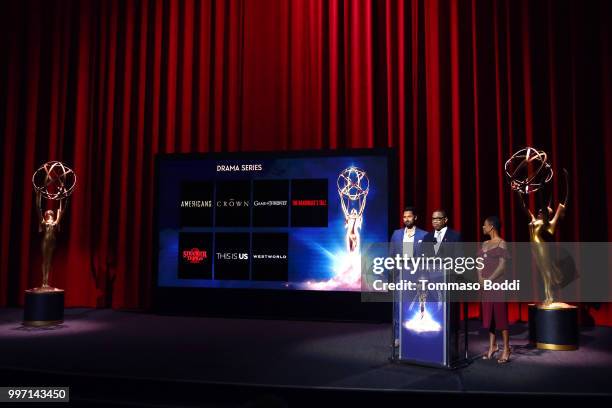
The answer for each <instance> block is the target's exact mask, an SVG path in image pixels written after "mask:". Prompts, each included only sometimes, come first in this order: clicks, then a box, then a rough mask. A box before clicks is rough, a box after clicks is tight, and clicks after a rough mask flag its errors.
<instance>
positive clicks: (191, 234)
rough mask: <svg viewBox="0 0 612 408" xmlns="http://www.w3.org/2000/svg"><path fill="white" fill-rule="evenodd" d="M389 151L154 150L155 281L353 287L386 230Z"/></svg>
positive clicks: (190, 284) (291, 287) (358, 283)
mask: <svg viewBox="0 0 612 408" xmlns="http://www.w3.org/2000/svg"><path fill="white" fill-rule="evenodd" d="M388 161H389V155H388V154H387V153H386V152H378V153H377V152H369V153H368V152H363V151H362V152H360V153H355V154H346V155H338V154H332V153H327V154H325V153H321V154H315V155H313V154H307V155H304V154H303V153H301V154H300V155H299V156H297V155H293V156H292V155H291V154H282V153H279V154H257V153H254V154H244V153H241V154H239V155H235V156H232V155H223V156H214V155H206V156H199V157H198V156H193V155H160V156H158V162H157V200H158V202H157V227H158V229H157V232H158V242H157V245H158V251H159V252H158V259H157V265H158V274H157V284H158V286H159V287H202V288H240V289H248V288H255V289H278V290H313V291H360V290H361V270H360V266H361V264H360V250H361V248H362V247H364V245H367V244H368V243H375V242H386V241H387V240H388V236H389V174H388V173H389V163H388Z"/></svg>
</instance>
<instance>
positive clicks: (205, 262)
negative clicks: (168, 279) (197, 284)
mask: <svg viewBox="0 0 612 408" xmlns="http://www.w3.org/2000/svg"><path fill="white" fill-rule="evenodd" d="M178 240H179V242H178V244H179V245H178V254H177V255H178V256H177V258H178V277H179V279H212V277H213V276H212V256H211V254H212V252H211V251H212V244H213V235H212V233H210V232H179V239H178Z"/></svg>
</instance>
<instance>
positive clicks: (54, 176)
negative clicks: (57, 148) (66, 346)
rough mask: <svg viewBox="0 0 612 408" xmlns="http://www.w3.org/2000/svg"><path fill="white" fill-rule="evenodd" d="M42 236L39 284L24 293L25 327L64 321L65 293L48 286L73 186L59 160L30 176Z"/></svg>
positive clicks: (70, 175)
mask: <svg viewBox="0 0 612 408" xmlns="http://www.w3.org/2000/svg"><path fill="white" fill-rule="evenodd" d="M32 184H33V186H34V192H35V193H36V207H37V209H38V230H39V232H41V233H42V243H41V249H42V283H41V285H40V286H38V287H35V288H34V289H30V290H27V291H26V301H25V310H24V313H25V316H24V324H26V325H30V326H44V325H48V324H54V323H58V322H61V321H62V320H63V304H64V291H63V290H62V289H57V288H55V287H53V286H51V285H50V284H49V275H50V272H51V264H52V260H53V253H54V252H55V247H56V234H57V233H58V232H59V231H60V226H61V222H62V219H63V217H64V216H65V213H66V209H67V204H68V198H69V197H70V195H71V194H72V193H73V191H74V188H75V186H76V175H75V173H74V171H72V169H70V168H69V167H68V166H66V165H65V164H64V163H62V162H59V161H50V162H47V163H45V164H43V165H42V166H41V167H40V168H39V169H38V170H36V171H35V172H34V175H33V176H32Z"/></svg>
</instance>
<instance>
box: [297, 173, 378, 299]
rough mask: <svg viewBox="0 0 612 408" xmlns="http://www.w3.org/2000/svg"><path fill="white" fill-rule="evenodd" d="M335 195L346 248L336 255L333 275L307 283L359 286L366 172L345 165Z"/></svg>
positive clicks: (325, 286) (367, 188)
mask: <svg viewBox="0 0 612 408" xmlns="http://www.w3.org/2000/svg"><path fill="white" fill-rule="evenodd" d="M337 187H338V195H339V198H340V204H341V207H342V212H343V214H344V220H345V222H344V227H345V229H346V233H345V239H344V247H345V251H341V252H340V253H338V254H336V258H337V259H336V262H335V266H334V277H333V278H331V279H329V280H327V281H324V282H309V283H308V285H309V287H310V288H313V289H325V290H330V289H336V288H342V289H352V290H359V289H361V226H362V224H363V211H364V209H365V206H366V198H367V196H368V192H369V191H370V180H369V179H368V176H367V174H366V172H365V171H363V170H362V169H359V168H357V167H348V168H346V169H344V170H342V171H341V172H340V174H339V175H338V180H337Z"/></svg>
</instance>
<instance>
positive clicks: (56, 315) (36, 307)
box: [23, 289, 64, 327]
mask: <svg viewBox="0 0 612 408" xmlns="http://www.w3.org/2000/svg"><path fill="white" fill-rule="evenodd" d="M63 321H64V291H63V290H62V289H55V290H53V291H44V292H43V291H35V290H32V289H28V290H26V291H25V306H24V309H23V325H24V326H36V327H41V326H51V325H55V324H60V323H62V322H63Z"/></svg>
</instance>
